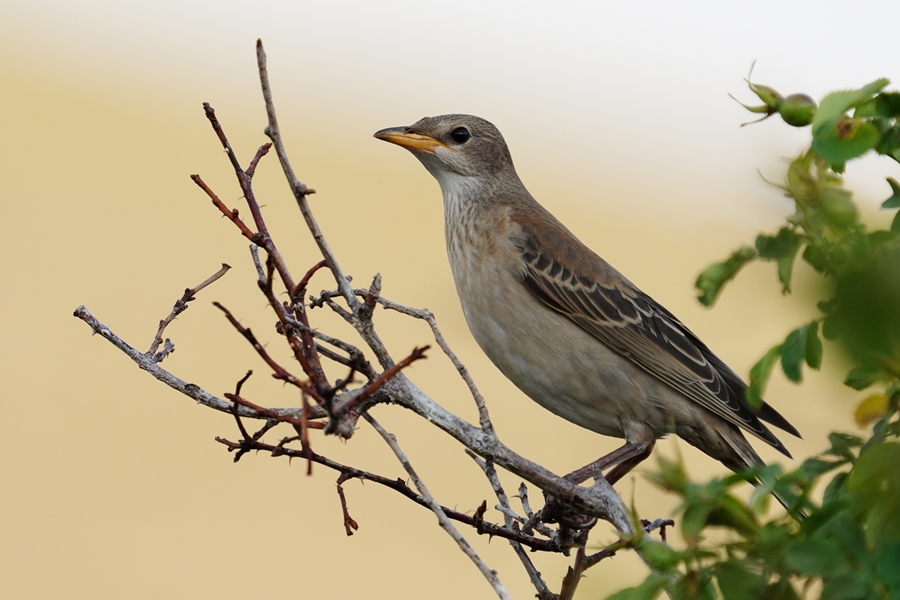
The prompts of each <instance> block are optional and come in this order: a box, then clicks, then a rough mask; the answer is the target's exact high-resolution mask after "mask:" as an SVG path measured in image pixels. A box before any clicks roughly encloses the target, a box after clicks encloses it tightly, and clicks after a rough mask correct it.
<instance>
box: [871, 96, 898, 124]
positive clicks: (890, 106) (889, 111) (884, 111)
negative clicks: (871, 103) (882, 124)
mask: <svg viewBox="0 0 900 600" xmlns="http://www.w3.org/2000/svg"><path fill="white" fill-rule="evenodd" d="M876 99H877V101H878V113H879V114H880V115H881V116H883V117H886V118H890V117H900V92H882V93H880V94H878V96H877V97H876Z"/></svg>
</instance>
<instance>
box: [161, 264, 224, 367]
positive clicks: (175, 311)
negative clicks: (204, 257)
mask: <svg viewBox="0 0 900 600" xmlns="http://www.w3.org/2000/svg"><path fill="white" fill-rule="evenodd" d="M230 268H231V267H230V266H228V265H226V264H225V263H222V267H221V268H220V269H219V270H218V271H216V272H215V273H213V274H212V275H210V276H209V277H207V278H206V279H204V280H203V281H201V282H200V283H198V284H197V285H195V286H194V287H192V288H187V289H186V290H184V294H183V295H182V296H181V298H179V299H178V300H176V301H175V306H173V307H172V312H170V313H169V316H167V317H166V318H165V319H163V320H162V321H160V322H159V329H157V330H156V335H155V336H153V343H152V344H150V349H149V350H147V352H146V354H147V356H151V357H153V362H158V363H159V362H162V361H163V359H164V358H165V357H166V356H168V355H169V354H170V353H171V352H172V351H173V350H174V349H175V345H174V344H172V343H171V342H170V341H169V340H168V339H167V340H166V344H165V347H164V348H163V351H162V352H160V353H159V354H157V353H156V351H157V350H159V345H160V344H162V343H163V337H162V336H163V333H164V332H165V330H166V327H168V326H169V323H171V322H172V321H174V320H175V317H177V316H178V315H180V314H181V313H183V312H184V311H186V310H187V309H188V302H190V301H191V300H193V299H194V297H195V296H196V295H197V293H198V292H199V291H200V290H202V289H203V288H205V287H206V286H208V285H210V284H212V283H215V282H216V281H218V280H219V279H221V278H222V277H223V276H224V275H225V273H227V272H228V270H229V269H230Z"/></svg>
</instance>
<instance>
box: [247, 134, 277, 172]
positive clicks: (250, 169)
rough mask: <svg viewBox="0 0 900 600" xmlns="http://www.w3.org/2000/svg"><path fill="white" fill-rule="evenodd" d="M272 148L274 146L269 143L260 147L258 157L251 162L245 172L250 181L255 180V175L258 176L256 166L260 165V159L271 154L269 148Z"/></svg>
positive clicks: (257, 152)
mask: <svg viewBox="0 0 900 600" xmlns="http://www.w3.org/2000/svg"><path fill="white" fill-rule="evenodd" d="M271 147H272V144H271V143H268V142H267V143H265V144H263V145H262V146H260V147H259V150H257V151H256V156H254V157H253V160H251V161H250V164H249V165H247V170H246V171H245V173H246V174H247V178H248V179H253V175H254V174H256V165H258V164H259V161H260V159H261V158H262V157H263V156H265V155H266V154H267V153H268V152H269V148H271Z"/></svg>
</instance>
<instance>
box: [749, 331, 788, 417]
mask: <svg viewBox="0 0 900 600" xmlns="http://www.w3.org/2000/svg"><path fill="white" fill-rule="evenodd" d="M780 357H781V344H778V345H777V346H773V347H772V348H769V351H768V352H766V354H765V356H763V357H762V358H761V359H759V361H757V363H756V364H755V365H753V368H751V369H750V386H749V387H748V388H747V393H746V396H747V404H749V405H750V408H752V409H754V410H758V409H759V407H760V406H762V393H763V390H764V389H765V387H766V382H768V381H769V376H770V375H772V368H773V367H774V366H775V361H776V360H778V359H779V358H780Z"/></svg>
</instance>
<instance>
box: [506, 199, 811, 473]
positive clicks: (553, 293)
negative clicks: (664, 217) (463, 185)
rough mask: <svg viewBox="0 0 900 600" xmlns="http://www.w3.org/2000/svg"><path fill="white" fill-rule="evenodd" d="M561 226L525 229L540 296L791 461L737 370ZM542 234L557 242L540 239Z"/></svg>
mask: <svg viewBox="0 0 900 600" xmlns="http://www.w3.org/2000/svg"><path fill="white" fill-rule="evenodd" d="M546 214H547V215H548V216H549V213H546ZM550 218H551V219H553V218H552V217H550ZM553 221H554V223H553V224H554V226H556V225H557V223H558V222H556V221H555V219H553ZM558 228H559V229H558V230H555V227H554V228H551V229H543V228H542V229H541V230H537V229H535V230H533V231H528V228H527V227H525V226H523V236H522V238H521V239H520V240H519V244H518V246H519V250H520V252H521V255H522V258H523V259H524V260H525V263H526V269H525V272H524V274H523V283H524V284H525V286H526V287H527V288H528V289H529V290H530V291H531V292H532V293H533V294H534V295H535V296H537V297H538V298H539V299H540V300H541V301H542V302H544V303H545V304H546V305H547V306H549V307H550V308H552V309H553V310H556V311H558V312H560V313H561V314H563V315H565V316H566V317H568V318H569V319H571V320H572V321H573V322H575V323H577V324H578V325H579V326H581V327H582V328H583V329H584V330H585V331H587V332H588V333H590V334H591V335H593V336H594V337H596V338H597V339H598V340H600V341H601V342H603V343H604V344H606V345H607V346H608V347H609V348H611V349H612V350H613V351H615V352H616V353H618V354H620V355H621V356H623V357H626V358H628V359H629V360H631V361H633V362H634V363H635V364H636V365H638V366H640V367H641V368H643V369H644V370H645V371H647V372H648V373H650V374H651V375H653V376H654V377H657V378H658V379H660V380H662V381H664V382H665V383H667V384H669V385H670V386H672V387H673V388H674V389H676V390H678V391H679V392H681V393H682V394H684V395H685V396H686V397H687V398H689V399H691V400H693V401H695V402H697V403H698V404H700V405H701V406H703V407H705V408H707V409H709V410H711V411H712V412H714V413H716V414H717V415H719V416H721V417H722V418H724V419H726V420H728V421H730V422H732V423H734V424H735V425H737V426H738V427H741V428H743V429H745V430H747V431H748V432H750V433H752V434H753V435H755V436H757V437H759V438H760V439H762V440H764V441H766V442H768V443H769V444H771V445H772V446H774V447H775V448H777V449H778V450H779V451H781V452H782V453H783V454H785V455H787V456H790V454H789V453H788V451H787V449H786V448H785V447H784V446H783V445H782V443H781V442H780V441H779V440H778V439H777V438H776V437H775V436H774V435H773V434H772V432H771V431H769V429H768V428H767V427H766V426H765V425H763V424H762V423H761V422H760V420H759V417H758V415H757V414H755V413H754V412H753V411H751V410H750V408H749V407H748V406H747V404H746V402H745V400H744V389H745V388H746V385H745V384H744V383H743V381H742V380H741V379H740V377H738V375H737V374H736V373H734V371H732V370H731V369H730V368H729V367H728V366H727V365H725V363H724V362H722V360H721V359H719V358H718V357H717V356H716V355H715V354H713V352H712V351H710V350H709V348H707V347H706V345H705V344H703V342H701V341H700V340H699V339H697V337H696V336H695V335H694V334H693V333H691V332H690V330H688V328H687V327H685V326H684V325H683V324H682V323H681V322H680V321H678V319H676V318H675V317H674V315H672V314H671V313H670V312H669V311H667V310H666V309H665V308H663V307H662V306H661V305H659V304H658V303H657V302H656V301H655V300H653V298H651V297H650V296H648V295H646V294H644V293H643V292H641V291H640V290H639V289H638V288H637V287H635V286H634V285H633V284H632V283H631V282H630V281H628V280H627V279H626V278H625V277H624V276H622V275H621V274H620V273H619V272H618V271H616V270H615V269H614V268H613V267H612V266H610V265H609V264H608V263H606V262H605V261H604V260H603V259H602V258H600V257H599V256H597V255H596V254H594V253H593V252H592V251H591V250H590V249H588V248H587V247H586V246H584V245H583V244H581V242H580V241H578V239H577V238H575V236H573V235H572V234H571V233H570V232H569V231H568V230H566V229H565V228H564V227H563V226H562V225H558ZM539 235H541V236H547V237H548V238H549V237H552V239H546V240H539V239H538V237H537V236H539ZM585 253H587V254H585ZM586 256H587V257H590V260H589V261H585V257H586ZM764 406H765V415H764V418H766V417H769V418H768V419H767V420H770V421H773V424H775V425H778V426H779V427H783V426H787V428H789V429H786V430H787V431H789V432H790V433H793V434H795V435H796V430H795V429H794V428H793V427H791V425H790V424H789V423H788V422H787V421H786V420H785V419H784V418H783V417H781V415H779V414H778V413H777V412H775V410H774V409H772V408H771V407H769V406H768V405H764ZM760 414H761V413H760Z"/></svg>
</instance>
